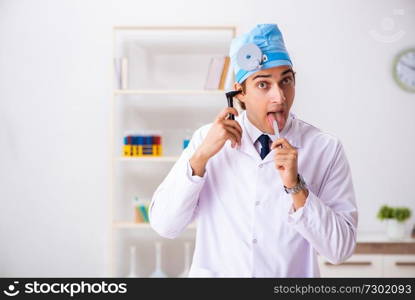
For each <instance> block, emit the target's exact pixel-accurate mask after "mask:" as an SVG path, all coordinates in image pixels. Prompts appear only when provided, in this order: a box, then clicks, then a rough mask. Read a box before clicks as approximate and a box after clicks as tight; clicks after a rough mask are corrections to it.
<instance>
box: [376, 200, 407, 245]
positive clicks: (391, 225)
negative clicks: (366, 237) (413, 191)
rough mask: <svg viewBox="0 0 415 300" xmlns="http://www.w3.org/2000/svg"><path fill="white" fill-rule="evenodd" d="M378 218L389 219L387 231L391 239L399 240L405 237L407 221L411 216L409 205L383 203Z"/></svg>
mask: <svg viewBox="0 0 415 300" xmlns="http://www.w3.org/2000/svg"><path fill="white" fill-rule="evenodd" d="M377 217H378V219H380V220H381V221H383V220H387V222H388V224H387V229H386V233H387V235H388V237H389V238H390V239H394V240H399V239H402V238H404V237H405V221H406V220H408V219H409V218H410V217H411V210H410V209H409V208H407V207H390V206H387V205H383V206H382V207H381V208H380V209H379V212H378V215H377Z"/></svg>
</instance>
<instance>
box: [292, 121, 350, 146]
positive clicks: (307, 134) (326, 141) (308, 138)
mask: <svg viewBox="0 0 415 300" xmlns="http://www.w3.org/2000/svg"><path fill="white" fill-rule="evenodd" d="M296 123H297V128H298V131H299V132H300V134H301V135H302V143H303V147H305V148H308V147H312V148H313V149H315V150H316V151H322V152H329V153H332V154H334V152H336V151H338V148H339V147H342V144H341V141H340V139H339V138H338V137H337V136H335V135H333V134H331V133H328V132H327V131H324V130H322V129H320V128H318V127H316V126H314V125H312V124H310V123H307V122H305V121H303V120H300V119H296Z"/></svg>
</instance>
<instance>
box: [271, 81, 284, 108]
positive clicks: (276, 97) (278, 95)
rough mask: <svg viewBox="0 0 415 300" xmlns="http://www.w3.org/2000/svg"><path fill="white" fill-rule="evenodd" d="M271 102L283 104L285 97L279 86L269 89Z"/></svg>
mask: <svg viewBox="0 0 415 300" xmlns="http://www.w3.org/2000/svg"><path fill="white" fill-rule="evenodd" d="M270 96H271V102H275V103H278V104H282V103H284V102H285V100H286V99H285V95H284V92H283V90H282V89H280V87H279V86H275V85H274V86H273V87H272V89H271V95H270Z"/></svg>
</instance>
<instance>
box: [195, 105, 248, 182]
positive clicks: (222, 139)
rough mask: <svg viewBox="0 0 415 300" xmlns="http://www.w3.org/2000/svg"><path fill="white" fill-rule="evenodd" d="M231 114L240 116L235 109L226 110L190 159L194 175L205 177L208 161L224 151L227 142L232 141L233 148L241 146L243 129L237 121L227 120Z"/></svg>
mask: <svg viewBox="0 0 415 300" xmlns="http://www.w3.org/2000/svg"><path fill="white" fill-rule="evenodd" d="M229 113H231V114H234V115H236V116H237V115H238V111H237V110H236V109H235V108H233V107H226V108H224V109H223V110H222V111H221V112H220V113H219V114H218V116H217V117H216V120H215V122H214V123H213V124H212V126H211V128H210V129H209V131H208V133H207V135H206V137H205V139H204V140H203V142H202V144H201V145H200V146H199V147H198V148H197V149H196V151H195V153H194V154H193V156H192V157H191V158H190V165H191V167H192V169H193V175H198V176H201V177H202V176H203V174H204V173H205V167H206V163H207V161H208V160H209V159H210V158H211V157H212V156H214V155H215V154H216V153H218V152H219V151H220V150H221V149H222V147H223V146H224V145H225V143H226V141H227V140H230V141H231V146H232V148H234V147H235V146H237V145H240V144H241V138H242V128H241V126H240V125H239V123H238V122H237V121H235V120H228V119H227V118H226V117H227V116H228V114H229Z"/></svg>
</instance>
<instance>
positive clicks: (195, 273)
mask: <svg viewBox="0 0 415 300" xmlns="http://www.w3.org/2000/svg"><path fill="white" fill-rule="evenodd" d="M217 275H218V274H217V273H216V272H214V271H212V270H210V269H205V268H200V267H196V268H192V269H191V270H190V272H189V277H218V276H217Z"/></svg>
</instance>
